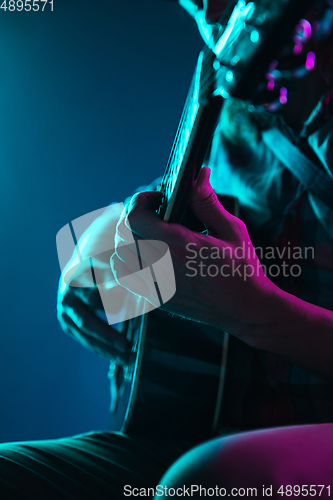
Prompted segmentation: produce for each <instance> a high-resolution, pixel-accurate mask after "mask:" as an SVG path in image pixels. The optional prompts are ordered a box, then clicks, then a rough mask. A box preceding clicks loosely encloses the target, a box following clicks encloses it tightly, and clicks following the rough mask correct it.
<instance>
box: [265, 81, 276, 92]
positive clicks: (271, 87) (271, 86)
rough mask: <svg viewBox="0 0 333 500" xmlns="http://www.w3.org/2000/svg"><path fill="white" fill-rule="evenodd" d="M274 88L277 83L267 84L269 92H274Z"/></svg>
mask: <svg viewBox="0 0 333 500" xmlns="http://www.w3.org/2000/svg"><path fill="white" fill-rule="evenodd" d="M274 87H275V83H274V82H273V80H271V81H270V82H268V83H267V90H274Z"/></svg>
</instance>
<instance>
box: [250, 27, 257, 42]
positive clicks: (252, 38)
mask: <svg viewBox="0 0 333 500" xmlns="http://www.w3.org/2000/svg"><path fill="white" fill-rule="evenodd" d="M250 40H251V42H252V43H258V42H259V33H258V31H257V30H253V31H252V32H251V35H250Z"/></svg>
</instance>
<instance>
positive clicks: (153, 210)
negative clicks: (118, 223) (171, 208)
mask: <svg viewBox="0 0 333 500" xmlns="http://www.w3.org/2000/svg"><path fill="white" fill-rule="evenodd" d="M161 201H162V193H160V192H157V191H146V192H143V193H137V194H136V195H135V196H133V198H132V199H131V202H130V205H129V208H128V215H127V217H126V219H125V221H124V223H125V225H126V227H127V228H128V229H130V230H131V231H132V232H133V233H134V235H137V236H140V238H144V239H151V240H154V239H158V240H164V238H163V236H164V235H165V230H166V229H167V228H166V226H167V223H166V222H164V221H162V220H161V218H160V216H159V215H158V213H157V210H158V208H159V206H160V204H161Z"/></svg>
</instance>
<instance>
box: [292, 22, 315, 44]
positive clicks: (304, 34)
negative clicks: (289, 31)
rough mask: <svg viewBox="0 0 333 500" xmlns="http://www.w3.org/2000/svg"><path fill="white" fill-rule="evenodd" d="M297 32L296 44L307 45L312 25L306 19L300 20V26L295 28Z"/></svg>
mask: <svg viewBox="0 0 333 500" xmlns="http://www.w3.org/2000/svg"><path fill="white" fill-rule="evenodd" d="M295 31H296V34H295V36H294V42H295V43H298V42H303V43H306V42H308V41H309V40H310V38H311V32H312V28H311V24H310V23H309V21H307V20H306V19H301V20H300V22H299V23H298V25H297V26H296V28H295Z"/></svg>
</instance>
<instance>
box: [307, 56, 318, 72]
mask: <svg viewBox="0 0 333 500" xmlns="http://www.w3.org/2000/svg"><path fill="white" fill-rule="evenodd" d="M315 63H316V54H315V53H314V52H308V54H307V56H306V63H305V67H306V69H307V70H308V71H311V70H313V68H314V67H315Z"/></svg>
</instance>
